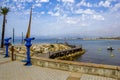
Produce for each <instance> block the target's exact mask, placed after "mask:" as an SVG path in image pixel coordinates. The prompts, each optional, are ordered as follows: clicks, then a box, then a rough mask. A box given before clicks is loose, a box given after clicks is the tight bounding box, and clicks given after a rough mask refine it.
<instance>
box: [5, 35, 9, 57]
mask: <svg viewBox="0 0 120 80" xmlns="http://www.w3.org/2000/svg"><path fill="white" fill-rule="evenodd" d="M10 39H11V37H10V38H6V39H4V40H5V46H6V54H5V57H9V55H8V47H9V44H10V42H9V40H10Z"/></svg>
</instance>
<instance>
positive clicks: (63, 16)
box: [0, 0, 120, 38]
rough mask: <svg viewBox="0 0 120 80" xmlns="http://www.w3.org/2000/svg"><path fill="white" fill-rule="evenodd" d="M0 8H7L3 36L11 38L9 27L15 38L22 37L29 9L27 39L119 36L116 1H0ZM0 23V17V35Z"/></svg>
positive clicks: (119, 4) (119, 16) (119, 5)
mask: <svg viewBox="0 0 120 80" xmlns="http://www.w3.org/2000/svg"><path fill="white" fill-rule="evenodd" d="M0 6H2V7H4V6H7V7H9V8H10V12H9V13H8V15H7V24H6V33H5V36H12V28H13V27H14V28H15V36H17V37H19V36H21V34H22V32H23V33H24V35H25V33H26V31H27V27H28V22H29V13H30V8H31V6H32V8H33V16H32V24H31V36H37V37H43V38H45V37H49V38H54V37H57V38H60V37H63V38H64V37H73V38H74V37H104V36H105V37H106V36H107V37H111V36H120V1H119V0H0ZM2 20H3V16H0V32H1V27H2ZM0 36H1V35H0Z"/></svg>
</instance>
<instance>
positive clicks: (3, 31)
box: [1, 15, 6, 48]
mask: <svg viewBox="0 0 120 80" xmlns="http://www.w3.org/2000/svg"><path fill="white" fill-rule="evenodd" d="M5 20H6V15H4V16H3V25H2V36H1V37H2V38H1V39H2V40H1V48H3V47H4V34H5Z"/></svg>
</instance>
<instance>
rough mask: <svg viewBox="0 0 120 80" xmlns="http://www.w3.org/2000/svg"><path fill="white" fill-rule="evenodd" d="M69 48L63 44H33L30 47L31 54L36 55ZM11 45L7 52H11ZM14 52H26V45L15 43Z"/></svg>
mask: <svg viewBox="0 0 120 80" xmlns="http://www.w3.org/2000/svg"><path fill="white" fill-rule="evenodd" d="M67 49H70V47H69V46H67V45H64V44H36V45H35V44H34V45H32V46H31V48H30V52H31V54H30V55H31V56H38V55H40V54H45V53H48V52H55V51H61V50H67ZM11 50H12V49H11V47H10V48H9V52H10V53H11ZM14 53H19V54H24V55H25V54H26V47H25V46H24V45H15V46H14Z"/></svg>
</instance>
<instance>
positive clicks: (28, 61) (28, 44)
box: [24, 38, 35, 66]
mask: <svg viewBox="0 0 120 80" xmlns="http://www.w3.org/2000/svg"><path fill="white" fill-rule="evenodd" d="M34 39H35V38H26V39H24V40H25V41H26V43H25V46H26V49H27V60H26V64H25V66H31V65H32V63H31V58H30V47H31V46H32V44H31V40H34Z"/></svg>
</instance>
